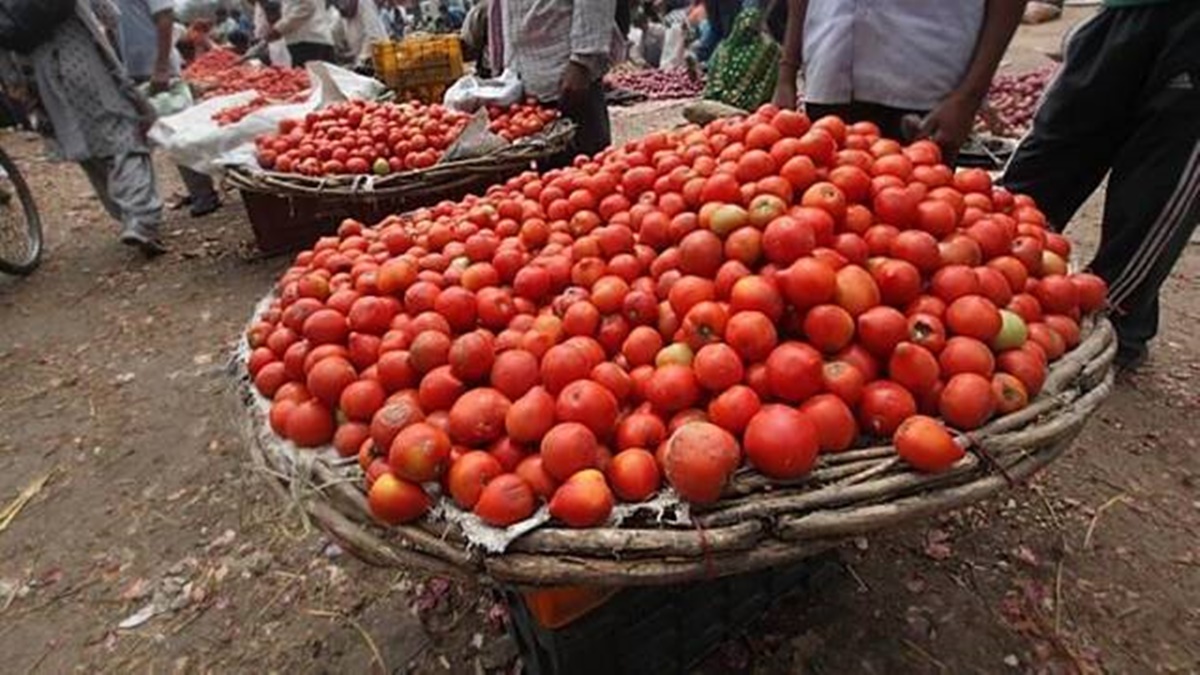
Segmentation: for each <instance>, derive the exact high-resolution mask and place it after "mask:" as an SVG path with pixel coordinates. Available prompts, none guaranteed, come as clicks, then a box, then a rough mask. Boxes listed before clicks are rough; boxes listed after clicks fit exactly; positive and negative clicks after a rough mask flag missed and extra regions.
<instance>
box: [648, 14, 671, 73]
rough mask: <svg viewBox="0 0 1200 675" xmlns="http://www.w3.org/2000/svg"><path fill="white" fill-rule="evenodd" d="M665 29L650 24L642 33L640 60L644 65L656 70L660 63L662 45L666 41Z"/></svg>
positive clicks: (659, 25) (658, 24)
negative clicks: (643, 60) (644, 62)
mask: <svg viewBox="0 0 1200 675" xmlns="http://www.w3.org/2000/svg"><path fill="white" fill-rule="evenodd" d="M666 37H667V36H666V29H665V28H663V25H662V24H661V23H651V24H648V25H647V26H646V29H645V30H644V31H642V58H643V59H645V60H646V65H648V66H650V67H651V68H657V67H658V64H659V63H661V62H662V55H663V43H664V42H665V41H666Z"/></svg>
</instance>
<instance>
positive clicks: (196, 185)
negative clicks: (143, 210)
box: [118, 0, 221, 218]
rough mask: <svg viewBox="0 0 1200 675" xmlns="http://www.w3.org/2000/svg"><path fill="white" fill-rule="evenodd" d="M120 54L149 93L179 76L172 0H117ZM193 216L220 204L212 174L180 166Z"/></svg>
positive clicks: (132, 76)
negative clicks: (119, 11)
mask: <svg viewBox="0 0 1200 675" xmlns="http://www.w3.org/2000/svg"><path fill="white" fill-rule="evenodd" d="M119 1H120V3H121V5H120V9H121V15H120V17H119V19H118V21H119V24H118V25H119V31H118V34H119V35H120V47H121V57H122V60H123V61H124V63H125V70H126V72H128V73H129V76H130V77H131V78H133V81H134V82H135V83H143V82H149V83H150V93H151V94H152V95H153V94H157V93H159V92H162V91H166V90H167V89H169V88H170V86H171V81H172V80H175V79H177V78H178V77H179V69H180V61H181V59H180V57H179V52H178V51H177V50H176V49H175V45H174V42H173V38H174V27H175V7H174V2H173V1H172V0H119ZM178 168H179V177H180V178H181V179H182V180H183V185H184V188H185V189H186V190H187V199H186V203H187V204H188V205H189V213H190V214H191V215H192V217H193V218H199V217H201V216H205V215H208V214H210V213H212V212H213V211H216V210H217V209H219V208H221V197H220V195H219V194H217V189H216V187H215V186H214V185H213V181H212V178H209V177H208V176H206V175H205V174H202V173H199V172H196V171H193V170H191V169H189V168H187V167H186V166H179V167H178Z"/></svg>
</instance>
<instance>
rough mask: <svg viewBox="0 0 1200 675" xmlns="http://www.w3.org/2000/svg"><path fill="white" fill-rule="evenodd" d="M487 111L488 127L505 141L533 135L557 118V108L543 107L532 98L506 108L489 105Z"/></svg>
mask: <svg viewBox="0 0 1200 675" xmlns="http://www.w3.org/2000/svg"><path fill="white" fill-rule="evenodd" d="M487 111H488V119H489V120H491V122H490V123H489V124H488V129H489V130H490V131H491V132H492V133H494V134H496V135H497V136H500V137H501V138H503V139H505V140H507V141H515V140H517V139H519V138H525V137H526V136H533V135H534V134H537V133H539V132H540V131H541V130H542V129H545V128H546V125H547V124H550V123H551V122H553V121H554V120H556V119H558V111H557V110H555V109H554V108H546V107H543V106H541V105H539V104H538V102H537V101H535V100H532V99H530V100H528V101H525V102H524V103H514V104H513V105H511V106H508V107H507V108H505V107H503V106H495V105H490V106H488V109H487Z"/></svg>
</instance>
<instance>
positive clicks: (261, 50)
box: [0, 0, 1200, 363]
mask: <svg viewBox="0 0 1200 675" xmlns="http://www.w3.org/2000/svg"><path fill="white" fill-rule="evenodd" d="M21 1H29V0H0V2H21ZM114 2H115V3H116V5H114ZM249 4H250V5H252V7H250V6H245V7H243V8H241V9H238V8H227V9H226V10H222V11H221V12H219V13H218V14H216V15H215V16H213V17H212V18H211V19H207V18H206V19H200V20H196V21H193V22H191V23H190V24H189V25H187V26H186V27H183V28H182V29H181V27H180V25H179V24H177V23H176V17H175V14H174V11H173V3H172V2H171V0H78V2H77V5H76V8H75V10H76V11H75V12H73V13H72V15H71V16H70V17H69V18H68V19H67V20H65V21H64V22H62V23H61V24H60V25H58V26H56V27H54V29H53V30H52V31H50V32H49V33H48V34H47V37H46V39H45V40H44V42H43V43H42V44H40V45H38V46H36V47H35V48H34V49H32V50H31V51H29V53H27V54H25V55H24V56H22V57H21V59H22V60H23V62H24V66H25V70H24V71H23V72H27V73H29V75H30V77H31V79H32V80H33V82H34V83H35V84H36V89H37V91H38V94H39V98H40V100H41V101H42V103H43V105H44V108H45V111H46V113H47V115H48V117H49V119H50V122H51V126H52V128H53V130H54V138H55V140H56V141H57V146H58V149H59V152H60V154H61V156H62V157H63V158H65V159H67V160H71V161H75V162H78V163H79V164H80V165H81V166H82V167H83V168H84V170H85V171H86V173H87V175H88V178H89V179H90V180H91V181H92V183H93V184H94V185H95V187H96V191H97V193H98V194H99V195H100V196H101V200H102V202H103V204H104V206H105V208H106V209H107V211H108V212H109V213H110V214H111V215H112V216H113V217H114V218H115V219H117V220H118V221H119V222H120V223H121V226H122V233H121V240H122V241H124V242H126V243H130V244H135V245H137V246H139V247H141V248H142V249H143V250H145V251H147V252H148V253H157V252H161V250H162V246H161V243H160V242H159V239H158V227H159V223H160V221H161V218H162V202H161V200H160V198H159V197H158V192H157V190H156V189H155V181H154V170H153V166H152V163H151V161H150V148H149V146H148V145H147V142H146V140H145V137H144V130H145V128H146V125H147V123H148V121H149V116H150V113H149V110H148V107H147V105H146V102H145V99H144V98H143V97H142V96H140V95H139V93H138V89H137V85H139V84H143V85H148V87H149V91H150V93H152V94H153V93H154V92H157V91H160V90H163V89H165V88H166V87H168V86H169V85H170V83H171V82H172V81H173V80H174V79H175V78H177V77H178V74H179V69H180V66H181V64H182V63H183V62H185V61H186V59H188V58H194V57H195V56H197V55H199V54H201V53H203V52H204V51H206V50H208V49H211V48H213V46H214V45H220V44H225V45H229V46H231V48H234V49H236V50H238V51H240V52H247V53H252V55H255V56H260V57H262V58H267V59H270V60H272V61H286V63H284V64H282V65H292V66H303V65H304V64H306V63H308V62H310V61H314V60H320V61H334V60H338V59H339V58H340V59H341V60H342V61H344V62H350V63H354V62H358V61H364V60H368V59H369V57H370V52H371V48H370V47H371V44H372V43H374V42H375V41H376V40H380V39H385V38H388V37H398V36H399V35H403V34H404V32H405V31H406V30H407V28H408V27H409V26H410V25H413V24H417V25H430V24H431V23H432V25H433V26H435V27H436V28H438V29H442V30H453V29H455V28H456V27H457V26H459V25H461V26H462V40H463V44H464V47H465V48H466V50H467V52H468V53H473V54H474V55H476V56H478V59H479V64H480V66H481V68H483V69H486V70H487V71H489V72H491V73H493V74H499V73H502V72H504V71H511V72H513V73H515V74H517V75H518V76H519V77H520V79H521V81H522V82H523V84H524V87H525V91H526V93H527V94H528V95H529V96H532V97H534V98H537V99H539V100H541V101H543V102H545V103H548V104H552V105H557V106H558V107H559V108H560V109H561V111H562V112H563V114H564V115H565V116H567V117H568V118H570V119H572V120H574V121H575V123H576V124H577V127H578V132H577V135H576V142H575V146H574V147H573V148H572V149H571V152H572V153H594V152H597V151H599V150H601V149H602V148H604V147H606V146H608V145H609V144H610V142H611V130H610V123H609V116H608V109H607V106H606V103H605V94H604V89H603V86H602V84H601V78H602V76H603V75H604V74H605V72H606V71H607V70H608V69H609V67H610V66H611V65H612V64H614V63H616V62H617V61H619V60H621V59H623V58H625V55H626V50H627V48H628V46H629V44H628V41H627V37H628V35H629V32H630V29H631V28H633V27H637V26H639V25H640V26H642V27H645V26H646V25H648V21H649V19H650V18H653V20H654V21H659V22H664V23H668V24H670V23H672V22H674V23H679V22H683V23H685V24H687V25H688V26H689V32H688V35H689V36H690V38H691V39H690V46H689V48H688V52H689V58H690V59H691V60H692V61H694V62H695V63H699V64H703V63H704V62H705V61H707V60H709V59H715V58H717V57H715V56H714V54H718V53H719V51H720V50H721V48H722V47H721V45H722V40H723V39H725V38H726V37H727V36H728V35H729V34H730V31H731V30H734V28H735V26H739V25H742V24H743V23H745V22H744V21H741V20H739V21H738V22H737V23H736V24H735V20H734V17H738V16H739V15H741V16H742V17H743V18H745V17H747V16H752V17H754V19H755V21H756V22H758V21H761V23H762V26H761V33H762V35H763V36H764V39H769V38H766V37H765V36H767V35H768V34H774V35H775V36H776V39H777V40H778V42H779V43H780V44H779V47H778V49H779V51H778V54H779V57H778V63H777V67H776V68H775V72H776V73H777V77H776V78H775V82H774V86H773V87H771V86H769V84H768V87H767V88H766V90H765V91H766V92H767V95H766V98H771V96H770V91H771V89H772V88H773V91H774V97H773V99H774V102H775V104H777V105H779V106H781V107H789V108H794V107H797V106H798V105H800V103H799V99H800V96H799V95H798V89H799V87H798V83H799V82H801V81H803V83H804V103H803V105H804V106H805V107H806V108H807V110H808V112H809V114H810V116H813V117H817V116H822V115H827V114H833V115H839V116H841V117H843V118H845V119H846V120H847V121H850V122H854V121H861V120H867V121H872V122H874V123H876V124H877V125H878V126H879V127H880V129H882V131H883V133H884V134H885V135H887V136H890V137H895V138H899V139H906V140H911V139H915V138H918V137H928V138H932V139H933V140H934V141H935V142H937V143H938V145H939V146H940V147H941V148H942V151H943V155H944V157H945V158H946V159H947V161H948V162H949V163H953V161H954V159H955V155H956V153H957V152H958V149H959V148H960V147H961V145H962V143H963V142H964V141H965V140H966V138H967V136H968V134H969V133H970V132H971V129H972V126H973V121H974V119H975V115H976V113H977V111H978V109H979V107H980V105H981V104H982V101H983V99H984V96H985V95H986V92H987V90H988V86H989V84H990V82H991V81H992V78H993V76H994V74H995V71H996V69H997V67H998V65H999V63H1000V59H1001V57H1002V56H1003V54H1004V52H1005V50H1006V49H1007V47H1008V44H1009V41H1010V40H1011V38H1012V36H1013V34H1014V32H1015V31H1016V28H1017V26H1018V24H1019V23H1020V22H1021V20H1022V16H1023V13H1024V12H1025V11H1026V2H1025V1H1024V0H962V1H961V2H955V3H934V2H926V1H924V0H895V1H894V2H888V3H866V2H865V0H857V1H854V0H766V1H765V2H762V3H760V2H757V1H756V0H703V1H700V0H656V1H655V2H651V3H632V2H630V0H587V1H584V0H476V2H474V3H472V4H471V5H470V6H467V5H464V4H462V3H455V4H453V5H452V4H450V3H449V2H447V1H446V0H443V1H442V2H440V3H438V4H437V5H436V11H433V12H421V8H420V6H419V5H417V6H415V7H414V9H415V10H416V11H415V12H412V13H410V12H409V11H408V9H407V5H401V4H400V3H399V2H398V1H397V0H254V1H253V2H251V3H249ZM867 4H870V8H869V11H864V7H860V5H864V6H865V5H867ZM1104 4H1105V7H1104V8H1103V9H1102V10H1101V11H1100V12H1099V13H1098V14H1097V15H1096V16H1095V17H1094V18H1092V19H1091V20H1089V21H1088V22H1087V23H1086V25H1085V26H1083V27H1082V28H1080V29H1079V30H1077V31H1076V32H1075V34H1074V37H1073V39H1072V40H1071V41H1070V43H1069V46H1068V48H1067V50H1066V54H1065V57H1066V58H1065V63H1064V65H1063V68H1062V72H1061V74H1060V75H1059V76H1058V77H1057V78H1056V79H1055V81H1054V82H1053V84H1052V85H1051V86H1050V88H1049V90H1048V92H1047V95H1046V98H1045V103H1044V104H1043V105H1042V107H1041V110H1040V112H1039V113H1038V114H1037V116H1036V119H1035V123H1034V126H1033V129H1032V131H1031V133H1030V134H1029V136H1028V137H1027V138H1026V139H1025V140H1024V141H1023V142H1022V143H1021V145H1020V146H1019V148H1018V150H1017V152H1016V154H1015V157H1014V159H1013V160H1012V162H1011V164H1010V165H1009V166H1008V169H1007V172H1006V173H1005V175H1004V177H1003V179H1002V181H1003V183H1004V184H1005V185H1007V186H1009V187H1010V188H1011V189H1013V190H1015V191H1019V192H1023V193H1028V194H1031V195H1033V196H1034V197H1035V198H1036V199H1037V200H1038V202H1039V203H1040V204H1042V206H1043V208H1044V210H1045V211H1046V214H1047V216H1048V218H1049V219H1050V221H1051V224H1052V225H1054V226H1055V227H1056V228H1060V229H1061V228H1063V227H1065V226H1066V225H1067V224H1068V222H1069V221H1070V220H1071V218H1072V216H1073V214H1074V212H1075V211H1076V210H1077V209H1078V208H1079V206H1080V204H1082V202H1083V201H1084V200H1085V199H1086V198H1087V197H1088V196H1089V195H1090V193H1091V192H1093V191H1094V190H1095V189H1096V187H1097V186H1098V185H1099V183H1100V182H1101V180H1102V179H1103V178H1104V176H1106V175H1109V176H1110V177H1109V187H1108V196H1107V200H1106V204H1105V213H1104V218H1103V224H1102V236H1101V244H1100V250H1099V252H1098V254H1097V256H1096V258H1095V260H1094V262H1093V268H1094V269H1095V271H1096V272H1097V273H1099V274H1100V275H1101V276H1103V277H1104V278H1106V279H1107V280H1108V281H1109V283H1110V284H1111V285H1112V291H1113V301H1114V306H1115V310H1116V315H1115V321H1116V325H1117V328H1118V332H1119V335H1120V338H1121V353H1120V355H1119V359H1120V360H1121V361H1122V362H1125V363H1136V362H1138V361H1140V359H1141V358H1144V356H1145V353H1146V344H1147V342H1148V341H1149V340H1150V339H1151V338H1152V337H1153V336H1154V334H1155V332H1156V329H1157V317H1158V304H1157V297H1158V290H1159V287H1160V286H1161V285H1162V283H1163V282H1164V281H1165V279H1166V277H1167V274H1168V272H1169V271H1170V269H1171V267H1172V265H1173V264H1174V262H1175V261H1176V260H1177V259H1178V257H1179V255H1180V254H1181V253H1182V251H1183V248H1184V246H1185V244H1186V243H1187V241H1188V239H1189V236H1190V235H1191V234H1192V232H1193V231H1194V230H1195V227H1196V224H1197V222H1198V221H1200V194H1198V189H1197V187H1198V186H1200V170H1198V169H1197V166H1200V103H1198V101H1200V99H1198V97H1197V92H1198V91H1200V6H1198V5H1197V4H1196V3H1194V2H1191V1H1190V0H1105V3H1104ZM751 12H752V13H751ZM744 27H745V26H743V28H744ZM756 30H757V28H756ZM255 45H259V46H255ZM271 46H274V47H275V49H271ZM255 50H257V51H255ZM181 54H182V55H181ZM8 58H10V59H11V58H12V56H11V55H9V56H8ZM0 70H3V71H5V73H7V75H6V76H7V77H9V78H11V77H12V72H21V71H20V69H17V70H13V69H12V68H2V69H0ZM762 102H765V100H764V101H762ZM97 103H98V105H97ZM181 173H182V175H183V178H184V183H185V185H186V186H187V188H188V192H189V196H190V198H191V201H192V212H193V213H194V214H197V215H199V214H203V213H206V212H208V211H211V210H212V209H214V208H216V207H217V206H218V205H219V200H218V198H217V193H216V191H215V190H214V189H213V186H212V183H211V180H210V179H209V178H208V177H206V176H202V175H199V174H195V173H193V172H190V171H187V170H186V169H184V170H182V171H181Z"/></svg>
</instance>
